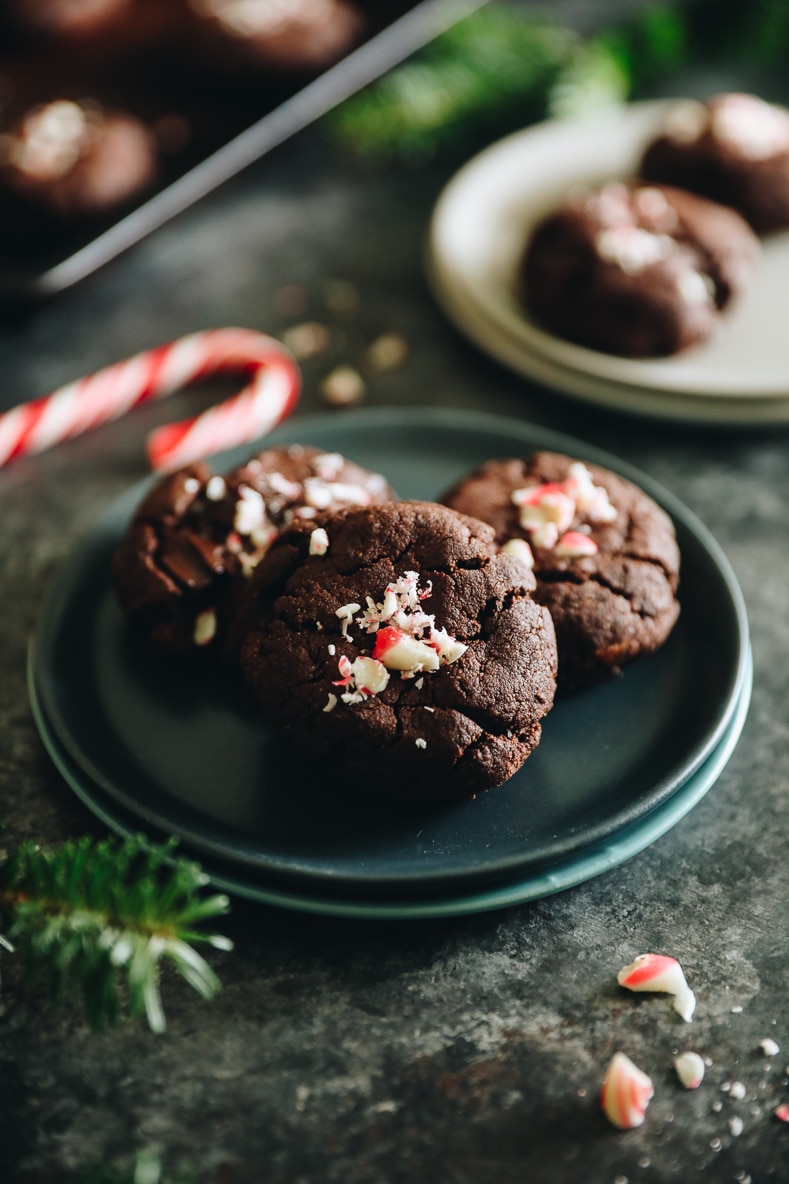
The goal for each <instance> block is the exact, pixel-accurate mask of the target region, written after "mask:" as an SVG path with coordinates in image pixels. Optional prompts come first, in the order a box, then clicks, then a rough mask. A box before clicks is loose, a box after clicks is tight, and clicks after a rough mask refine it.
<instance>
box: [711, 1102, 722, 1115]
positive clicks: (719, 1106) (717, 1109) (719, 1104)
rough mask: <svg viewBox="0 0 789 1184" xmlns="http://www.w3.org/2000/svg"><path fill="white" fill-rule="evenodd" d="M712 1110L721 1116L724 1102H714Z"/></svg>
mask: <svg viewBox="0 0 789 1184" xmlns="http://www.w3.org/2000/svg"><path fill="white" fill-rule="evenodd" d="M712 1109H713V1110H714V1112H715V1113H716V1114H720V1112H721V1110H722V1109H723V1102H713V1103H712Z"/></svg>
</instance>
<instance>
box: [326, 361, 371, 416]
mask: <svg viewBox="0 0 789 1184" xmlns="http://www.w3.org/2000/svg"><path fill="white" fill-rule="evenodd" d="M318 390H319V391H320V396H321V398H322V399H323V401H324V403H328V404H329V405H330V406H331V407H350V406H351V405H352V404H353V403H358V402H359V401H360V400H361V399H362V397H363V395H364V392H365V390H366V387H365V382H364V379H363V378H362V376H361V374H360V373H359V371H358V370H354V368H353V366H337V367H336V368H335V369H334V370H332V371H331V372H330V373H329V374H327V375H326V377H325V378H324V379H323V380H322V381H321V383H320V386H319V388H318Z"/></svg>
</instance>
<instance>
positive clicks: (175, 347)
mask: <svg viewBox="0 0 789 1184" xmlns="http://www.w3.org/2000/svg"><path fill="white" fill-rule="evenodd" d="M227 373H240V374H245V375H248V376H249V382H248V383H247V385H246V386H245V387H244V388H243V390H242V391H240V392H239V393H238V394H237V395H233V396H232V397H231V398H229V399H226V400H225V401H224V402H223V403H219V404H217V405H216V406H214V407H209V409H208V410H207V411H204V412H203V413H202V414H201V415H196V416H193V417H192V418H190V419H184V420H180V421H179V422H177V423H171V424H165V425H164V426H163V427H160V428H157V429H155V431H153V432H151V434H150V435H149V437H148V441H147V452H148V459H149V461H150V464H151V466H152V468H154V469H172V468H178V467H179V466H181V465H185V464H188V463H189V462H190V461H193V460H196V459H197V458H198V457H201V456H205V455H206V454H208V453H210V452H218V451H219V450H220V449H223V448H230V447H232V446H233V445H235V444H245V443H248V442H249V441H251V440H255V439H257V438H258V437H260V436H264V435H265V434H266V433H267V432H269V431H271V429H272V428H274V427H276V425H277V424H278V423H281V421H282V420H283V419H285V418H286V416H287V415H289V414H290V412H291V411H292V410H293V407H294V406H295V405H296V402H297V401H298V397H299V394H300V391H301V374H300V372H299V368H298V366H297V365H296V362H295V361H294V360H293V358H292V356H291V355H290V354H289V353H288V351H287V350H286V349H285V347H284V346H283V345H281V344H280V342H278V341H276V340H275V339H274V338H273V337H267V336H266V335H265V334H263V333H257V332H255V331H254V330H252V329H208V330H205V331H202V332H199V333H192V334H190V335H189V336H188V337H181V338H179V339H178V340H176V341H172V342H170V343H168V344H167V345H160V346H157V347H156V348H155V349H150V350H146V351H145V352H143V353H140V354H135V355H134V357H131V358H127V359H126V361H123V362H116V363H115V364H114V365H112V366H107V367H105V369H103V370H98V371H97V372H96V373H95V374H91V375H88V376H87V377H86V378H79V379H77V380H76V381H75V382H71V383H69V384H68V385H67V386H63V387H60V388H59V389H58V390H56V391H53V393H52V394H50V395H46V396H44V398H41V399H33V400H31V401H30V402H29V403H21V404H19V406H18V407H14V408H12V409H11V410H10V411H6V412H5V413H4V414H0V466H2V465H4V464H7V463H8V462H9V461H12V460H15V459H16V458H17V457H20V456H28V455H32V454H34V453H38V452H43V451H44V450H45V449H47V448H51V447H52V446H53V445H55V444H58V443H60V442H61V441H62V440H70V439H72V438H73V437H75V436H79V435H81V434H82V433H83V432H86V431H89V430H90V429H91V428H94V427H98V425H99V424H102V423H106V422H108V421H109V420H112V419H118V418H119V417H120V416H121V415H124V414H125V413H126V412H127V411H129V410H131V409H132V408H133V407H136V406H138V405H139V404H140V403H144V402H147V401H148V400H149V399H159V398H163V397H164V396H165V395H169V394H172V393H173V392H174V391H177V390H180V389H181V388H182V387H184V386H186V385H187V384H188V383H190V382H193V381H195V380H197V379H200V378H207V377H209V376H210V375H215V374H227Z"/></svg>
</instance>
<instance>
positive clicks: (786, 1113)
mask: <svg viewBox="0 0 789 1184" xmlns="http://www.w3.org/2000/svg"><path fill="white" fill-rule="evenodd" d="M773 1114H774V1115H775V1117H776V1118H777V1119H778V1121H779V1122H789V1106H787V1104H786V1102H782V1103H781V1105H780V1106H776V1107H775V1109H774V1110H773Z"/></svg>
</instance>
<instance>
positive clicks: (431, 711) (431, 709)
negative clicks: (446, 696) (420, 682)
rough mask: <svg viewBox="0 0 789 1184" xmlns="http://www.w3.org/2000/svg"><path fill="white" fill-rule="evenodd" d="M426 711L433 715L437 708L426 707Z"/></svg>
mask: <svg viewBox="0 0 789 1184" xmlns="http://www.w3.org/2000/svg"><path fill="white" fill-rule="evenodd" d="M425 711H429V712H430V714H431V715H432V714H433V712H434V711H435V707H428V706H427V705H426V706H425Z"/></svg>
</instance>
